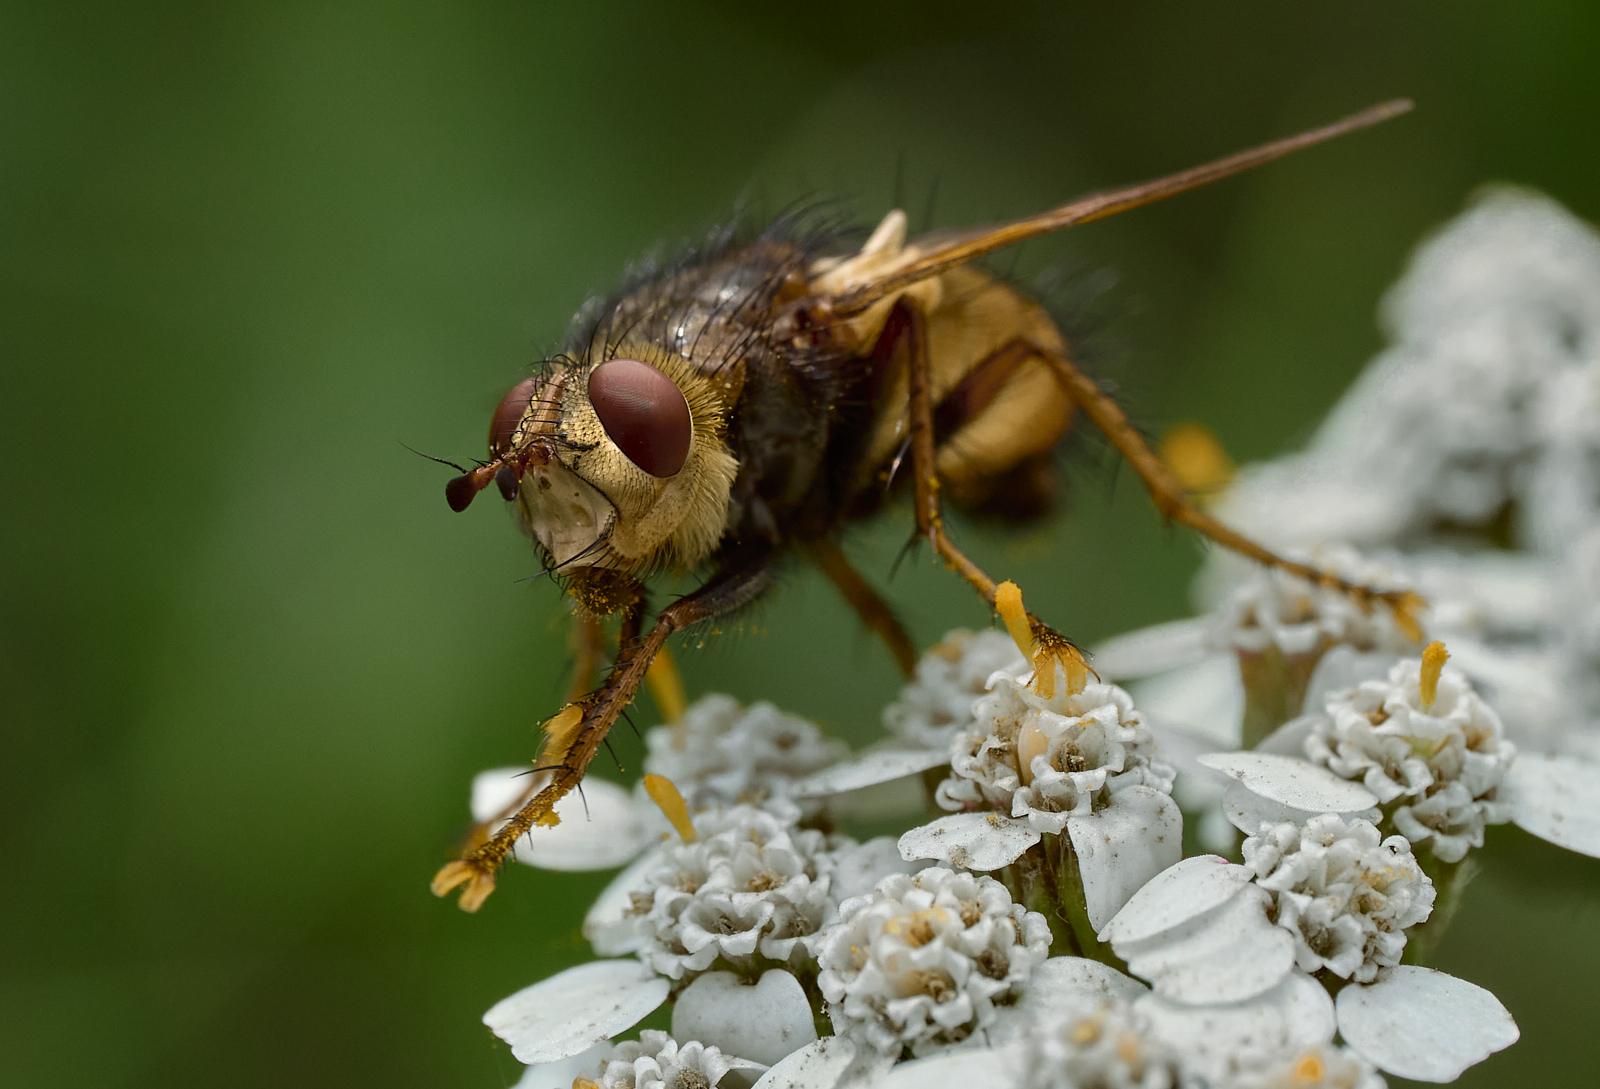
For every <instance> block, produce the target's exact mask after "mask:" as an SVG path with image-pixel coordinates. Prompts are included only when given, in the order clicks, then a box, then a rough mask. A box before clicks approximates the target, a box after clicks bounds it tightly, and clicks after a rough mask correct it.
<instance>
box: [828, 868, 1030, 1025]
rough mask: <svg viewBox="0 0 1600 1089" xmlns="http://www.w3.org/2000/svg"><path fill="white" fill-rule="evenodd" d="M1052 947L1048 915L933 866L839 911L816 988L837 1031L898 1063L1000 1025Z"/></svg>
mask: <svg viewBox="0 0 1600 1089" xmlns="http://www.w3.org/2000/svg"><path fill="white" fill-rule="evenodd" d="M1049 948H1050V927H1049V924H1048V923H1047V922H1046V921H1045V918H1044V916H1042V915H1040V914H1039V913H1037V912H1032V911H1027V910H1025V909H1023V908H1022V907H1021V906H1020V905H1018V904H1014V903H1012V902H1011V894H1010V893H1009V892H1008V891H1006V887H1005V886H1004V885H1002V884H1001V883H1000V882H998V881H996V880H994V879H993V878H991V877H982V876H978V875H974V874H969V873H961V872H957V871H952V870H947V869H945V868H943V867H937V866H936V867H931V868H929V869H925V870H922V871H920V872H919V873H916V874H891V875H890V876H888V877H886V878H884V879H883V880H882V881H880V882H879V883H878V887H877V888H876V889H875V890H874V891H873V892H872V893H871V894H869V895H866V896H859V897H855V898H852V899H850V900H846V901H845V902H844V903H843V904H842V905H840V918H839V921H838V922H837V923H835V924H834V925H832V926H830V927H829V928H828V929H827V930H826V931H825V932H824V934H823V938H822V943H821V947H820V949H819V951H818V956H817V963H818V966H819V967H820V969H821V972H820V974H819V976H818V979H817V983H818V986H819V987H820V988H821V990H822V994H823V997H825V998H826V999H827V1001H828V1016H829V1018H830V1019H831V1020H832V1021H833V1026H834V1031H835V1032H837V1033H839V1034H841V1035H847V1036H850V1037H852V1038H854V1039H855V1040H857V1041H858V1042H860V1043H864V1044H867V1045H869V1046H871V1047H873V1048H875V1049H876V1050H877V1051H879V1052H880V1053H883V1054H886V1055H895V1056H898V1055H899V1054H900V1053H901V1051H902V1050H903V1049H904V1048H906V1047H910V1048H912V1049H913V1050H918V1049H920V1048H923V1047H926V1046H928V1045H935V1044H946V1043H954V1042H956V1041H959V1040H963V1039H965V1038H967V1037H968V1036H970V1035H971V1034H972V1033H974V1032H976V1031H978V1030H980V1029H984V1028H987V1027H988V1026H990V1025H992V1024H994V1022H995V1020H996V1018H997V1016H998V1015H997V1012H996V1006H997V1004H1003V1003H1006V1002H1009V1001H1011V1000H1012V999H1014V998H1015V997H1017V996H1018V995H1019V994H1020V992H1021V990H1022V988H1023V986H1024V985H1025V984H1026V982H1027V980H1028V977H1029V975H1030V974H1031V973H1032V972H1033V970H1034V968H1036V967H1037V966H1038V965H1040V964H1041V963H1043V962H1044V960H1045V958H1046V957H1047V956H1048V955H1049Z"/></svg>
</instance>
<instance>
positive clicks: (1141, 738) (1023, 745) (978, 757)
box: [937, 667, 1174, 833]
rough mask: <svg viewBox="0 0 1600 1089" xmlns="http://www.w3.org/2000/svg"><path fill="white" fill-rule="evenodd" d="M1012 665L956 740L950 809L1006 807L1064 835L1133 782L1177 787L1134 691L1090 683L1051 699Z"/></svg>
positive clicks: (947, 787) (945, 796)
mask: <svg viewBox="0 0 1600 1089" xmlns="http://www.w3.org/2000/svg"><path fill="white" fill-rule="evenodd" d="M1024 675H1026V669H1025V667H1023V668H1015V669H1011V670H1005V671H1002V672H1000V673H998V674H996V675H995V677H994V678H993V690H992V691H991V692H989V693H988V694H987V695H985V696H983V697H981V698H980V699H979V700H978V701H977V702H976V704H975V705H974V707H973V717H974V720H973V723H972V725H971V726H969V727H967V728H966V729H964V730H962V731H960V732H959V733H957V734H956V735H955V738H954V739H953V740H952V741H951V750H950V751H951V759H950V771H951V776H950V778H948V779H946V780H945V781H944V782H943V783H940V784H939V789H938V793H937V799H938V802H939V804H940V805H941V806H943V807H944V808H945V809H950V810H962V809H980V808H984V809H997V810H1000V811H1001V812H1003V813H1007V814H1009V815H1011V816H1013V817H1027V818H1028V821H1029V823H1030V824H1031V825H1032V826H1033V827H1034V828H1036V829H1037V830H1039V831H1042V832H1052V833H1059V832H1061V831H1062V829H1063V828H1065V827H1066V823H1067V820H1068V818H1069V817H1072V816H1088V815H1089V814H1091V813H1092V812H1095V811H1097V810H1101V809H1104V808H1106V807H1107V806H1108V805H1110V804H1111V803H1112V800H1113V799H1114V797H1115V795H1116V794H1117V792H1118V791H1121V790H1125V789H1127V788H1128V787H1132V786H1146V787H1152V788H1154V789H1156V790H1158V791H1161V792H1162V793H1171V791H1172V780H1173V774H1174V773H1173V769H1172V768H1171V767H1170V766H1168V765H1167V764H1164V763H1162V762H1161V761H1160V760H1159V759H1158V758H1157V753H1156V746H1155V740H1154V738H1153V737H1152V735H1151V733H1150V727H1149V726H1148V725H1146V723H1145V721H1144V719H1143V718H1142V717H1141V716H1140V714H1139V712H1137V711H1136V710H1134V707H1133V699H1132V697H1130V696H1129V695H1128V693H1127V692H1125V691H1123V690H1122V689H1121V688H1118V687H1117V686H1116V685H1112V684H1089V685H1085V686H1084V688H1083V689H1082V691H1079V692H1076V693H1072V694H1068V693H1066V692H1064V691H1061V690H1060V689H1058V690H1057V691H1056V693H1055V695H1053V696H1052V697H1050V698H1048V699H1047V698H1044V697H1042V696H1040V695H1039V694H1038V693H1037V692H1035V691H1034V690H1033V689H1032V688H1031V687H1029V686H1028V685H1026V684H1023V683H1021V682H1020V681H1019V680H1018V678H1019V677H1020V676H1024Z"/></svg>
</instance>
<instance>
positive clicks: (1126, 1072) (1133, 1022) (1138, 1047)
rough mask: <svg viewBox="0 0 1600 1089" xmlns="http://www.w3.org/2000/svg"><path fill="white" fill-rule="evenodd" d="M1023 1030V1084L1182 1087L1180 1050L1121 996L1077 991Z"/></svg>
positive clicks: (1072, 1088)
mask: <svg viewBox="0 0 1600 1089" xmlns="http://www.w3.org/2000/svg"><path fill="white" fill-rule="evenodd" d="M1051 1013H1052V1015H1051V1016H1046V1017H1041V1018H1039V1019H1038V1023H1035V1024H1033V1025H1030V1026H1029V1027H1028V1030H1027V1031H1026V1032H1025V1033H1023V1034H1022V1037H1021V1038H1022V1041H1023V1044H1022V1062H1021V1067H1022V1077H1021V1079H1020V1084H1021V1086H1022V1087H1023V1089H1085V1087H1087V1086H1094V1087H1096V1089H1098V1087H1101V1086H1103V1087H1105V1089H1180V1087H1181V1086H1183V1085H1184V1084H1185V1083H1184V1081H1183V1075H1182V1069H1181V1064H1180V1062H1179V1057H1178V1054H1177V1052H1176V1051H1175V1050H1174V1049H1173V1048H1171V1047H1169V1046H1167V1045H1166V1044H1165V1043H1163V1042H1162V1041H1161V1040H1159V1039H1158V1038H1156V1037H1155V1035H1154V1033H1153V1032H1152V1031H1151V1026H1150V1021H1149V1019H1148V1018H1147V1017H1145V1016H1144V1015H1143V1014H1141V1013H1139V1011H1137V1010H1136V1009H1134V1008H1133V1006H1132V1005H1131V1004H1130V1003H1129V1002H1128V1001H1127V1000H1126V999H1123V998H1117V997H1109V996H1108V997H1103V998H1094V997H1092V996H1089V995H1074V996H1071V997H1070V998H1069V999H1068V1001H1067V1002H1065V1003H1063V1004H1062V1006H1061V1008H1060V1009H1059V1010H1054V1011H1051Z"/></svg>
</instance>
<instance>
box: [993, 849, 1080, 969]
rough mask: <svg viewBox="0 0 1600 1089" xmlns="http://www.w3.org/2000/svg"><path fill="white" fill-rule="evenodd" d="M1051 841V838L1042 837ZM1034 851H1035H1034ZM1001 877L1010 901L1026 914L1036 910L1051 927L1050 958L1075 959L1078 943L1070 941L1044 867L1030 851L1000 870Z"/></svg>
mask: <svg viewBox="0 0 1600 1089" xmlns="http://www.w3.org/2000/svg"><path fill="white" fill-rule="evenodd" d="M1045 838H1047V839H1048V838H1050V837H1048V836H1047V837H1045ZM1035 850H1037V848H1035ZM1000 878H1001V880H1002V881H1003V882H1004V883H1005V886H1006V888H1008V889H1010V890H1011V899H1012V901H1013V902H1015V903H1018V904H1021V905H1022V906H1023V907H1025V908H1027V909H1028V910H1029V911H1037V912H1038V913H1039V914H1040V915H1043V916H1044V920H1045V922H1047V923H1049V924H1050V955H1051V956H1052V957H1076V956H1080V955H1081V954H1080V953H1079V951H1078V943H1077V941H1076V940H1074V938H1073V932H1072V927H1071V926H1070V925H1069V924H1068V922H1067V917H1066V915H1065V914H1063V913H1062V911H1061V910H1060V907H1059V906H1058V904H1057V902H1056V897H1055V888H1054V883H1053V882H1052V881H1051V880H1050V877H1049V875H1048V874H1047V873H1046V870H1045V867H1044V865H1043V864H1042V863H1041V862H1040V860H1039V859H1038V858H1036V857H1034V851H1032V850H1030V851H1029V852H1027V853H1026V854H1024V855H1023V856H1022V857H1021V858H1019V859H1017V860H1016V861H1015V862H1013V863H1012V864H1011V865H1009V866H1007V867H1005V868H1004V869H1003V870H1001V871H1000Z"/></svg>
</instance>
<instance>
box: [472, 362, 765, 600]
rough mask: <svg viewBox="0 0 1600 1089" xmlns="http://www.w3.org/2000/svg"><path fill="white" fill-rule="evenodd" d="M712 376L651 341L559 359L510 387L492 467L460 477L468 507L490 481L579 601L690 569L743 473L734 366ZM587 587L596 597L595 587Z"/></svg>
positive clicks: (717, 528) (711, 542)
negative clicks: (656, 573)
mask: <svg viewBox="0 0 1600 1089" xmlns="http://www.w3.org/2000/svg"><path fill="white" fill-rule="evenodd" d="M724 371H725V372H728V373H718V374H717V375H708V374H705V373H703V372H702V371H700V370H699V369H697V368H696V367H695V366H693V365H692V364H691V363H690V362H689V361H688V360H686V359H684V358H683V357H681V356H678V355H676V354H674V353H671V352H668V351H664V350H662V349H661V348H659V347H656V346H654V345H651V344H648V343H628V342H623V343H622V344H618V345H612V346H610V348H609V350H605V351H602V350H601V349H600V348H599V346H598V345H597V346H596V348H595V350H594V351H593V352H592V353H591V354H590V355H588V356H586V357H583V358H571V357H563V358H560V359H556V360H553V361H551V362H550V363H549V364H547V365H546V366H545V367H544V368H542V369H541V372H540V373H538V374H535V375H534V376H532V377H530V378H526V379H524V380H523V381H521V382H519V383H517V385H515V386H513V387H512V389H511V391H510V392H509V393H507V394H506V396H505V398H504V399H503V400H502V401H501V402H500V406H499V407H498V408H497V409H496V410H495V414H494V417H493V419H492V421H491V423H490V426H489V458H490V460H489V461H488V462H487V463H485V464H484V465H482V466H480V467H479V468H477V469H474V470H473V471H472V472H470V473H466V474H464V475H462V476H459V477H457V478H455V479H454V480H452V481H451V482H450V484H449V485H448V486H447V488H446V496H447V498H448V499H449V501H450V506H451V507H452V508H453V509H455V510H464V509H466V506H467V504H469V503H471V502H472V499H473V497H474V496H476V495H477V493H478V492H479V491H481V490H482V489H483V488H485V487H487V486H488V485H489V484H490V483H491V482H492V483H494V484H495V485H496V486H497V487H498V488H499V491H500V494H501V495H502V496H503V497H504V498H505V499H506V500H507V501H508V502H512V503H515V504H516V508H517V515H518V518H519V520H520V521H521V522H522V524H523V526H524V527H525V528H526V530H527V531H528V533H529V535H530V536H531V537H532V538H533V539H534V541H535V542H536V543H537V544H538V546H539V547H540V549H541V550H542V551H543V552H544V553H545V554H546V556H547V558H548V560H549V564H550V566H551V567H552V568H554V569H555V570H557V571H560V572H561V573H563V574H567V575H574V576H578V577H577V578H576V580H575V581H574V583H573V586H574V595H575V596H578V597H579V599H580V604H584V605H585V607H587V608H589V609H590V610H591V611H595V612H607V611H611V610H610V609H609V608H608V607H606V601H608V600H609V596H608V595H601V598H602V599H604V600H594V601H590V600H586V598H589V597H593V596H594V595H593V594H591V593H590V592H589V589H592V587H589V584H590V583H595V584H596V585H599V584H602V583H609V582H611V581H613V580H612V579H611V578H608V577H605V575H603V573H611V574H614V575H621V576H628V577H630V578H636V577H642V576H643V575H646V574H649V573H650V572H651V571H653V570H656V569H658V568H660V567H663V566H670V565H683V566H693V565H695V564H697V563H699V562H700V561H702V560H704V559H705V558H706V557H707V556H709V555H710V554H711V552H712V551H713V550H714V549H715V548H716V545H717V543H718V541H719V540H720V539H721V537H722V534H723V531H724V529H725V526H726V522H727V516H728V503H729V496H730V493H731V491H732V487H733V478H734V475H735V473H736V472H737V469H738V463H737V462H736V461H735V460H734V457H733V454H732V452H731V451H730V450H729V448H728V444H727V439H726V433H727V424H728V418H729V416H730V414H731V413H732V411H733V405H734V402H735V401H736V399H737V395H738V383H737V381H736V378H737V375H736V374H733V373H732V372H737V371H738V368H737V367H729V368H725V369H724ZM586 588H588V589H586Z"/></svg>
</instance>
